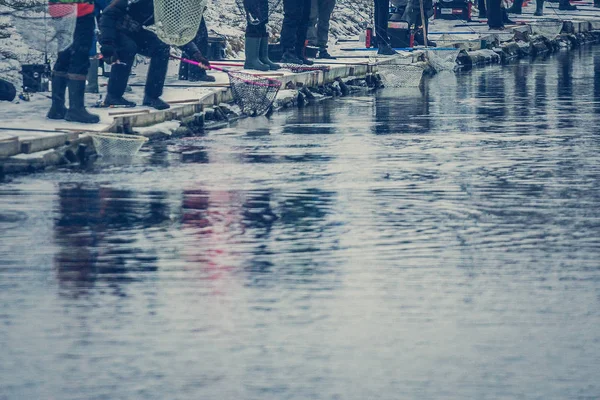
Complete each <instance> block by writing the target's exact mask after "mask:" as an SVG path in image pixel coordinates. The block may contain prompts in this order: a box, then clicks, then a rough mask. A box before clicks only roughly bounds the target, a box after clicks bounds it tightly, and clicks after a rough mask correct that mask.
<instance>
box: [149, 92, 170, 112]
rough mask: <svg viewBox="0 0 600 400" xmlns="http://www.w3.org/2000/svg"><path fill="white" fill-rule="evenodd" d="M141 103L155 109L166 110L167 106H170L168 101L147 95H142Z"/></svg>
mask: <svg viewBox="0 0 600 400" xmlns="http://www.w3.org/2000/svg"><path fill="white" fill-rule="evenodd" d="M142 104H143V105H145V106H148V107H152V108H155V109H157V110H166V109H168V108H171V106H170V105H169V104H168V103H166V102H164V101H162V100H161V99H160V97H150V96H148V95H145V96H144V102H143V103H142Z"/></svg>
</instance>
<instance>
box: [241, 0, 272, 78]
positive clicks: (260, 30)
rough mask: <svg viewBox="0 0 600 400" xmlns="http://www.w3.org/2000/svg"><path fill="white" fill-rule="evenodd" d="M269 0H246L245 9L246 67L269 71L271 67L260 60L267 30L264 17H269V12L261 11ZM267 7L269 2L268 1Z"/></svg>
mask: <svg viewBox="0 0 600 400" xmlns="http://www.w3.org/2000/svg"><path fill="white" fill-rule="evenodd" d="M264 1H267V0H244V9H245V10H246V37H245V43H244V45H245V46H244V52H245V54H246V61H245V62H244V68H245V69H255V70H257V71H269V70H270V69H271V67H270V66H269V65H267V64H264V63H263V62H262V61H261V60H260V56H259V53H260V45H261V41H262V38H263V36H264V35H265V33H266V32H267V27H266V23H263V22H262V19H263V18H268V11H267V13H265V14H263V13H261V9H262V6H263V5H262V4H260V3H261V2H264ZM266 7H267V9H268V7H269V4H268V1H267V4H266Z"/></svg>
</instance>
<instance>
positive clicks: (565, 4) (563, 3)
mask: <svg viewBox="0 0 600 400" xmlns="http://www.w3.org/2000/svg"><path fill="white" fill-rule="evenodd" d="M558 9H559V10H562V11H575V10H577V7H576V6H573V5H571V3H570V2H569V0H560V1H559V2H558Z"/></svg>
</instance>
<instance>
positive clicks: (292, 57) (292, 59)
mask: <svg viewBox="0 0 600 400" xmlns="http://www.w3.org/2000/svg"><path fill="white" fill-rule="evenodd" d="M281 62H282V63H285V64H302V60H301V59H300V58H298V56H296V54H294V51H292V50H286V51H285V52H284V53H283V55H282V56H281Z"/></svg>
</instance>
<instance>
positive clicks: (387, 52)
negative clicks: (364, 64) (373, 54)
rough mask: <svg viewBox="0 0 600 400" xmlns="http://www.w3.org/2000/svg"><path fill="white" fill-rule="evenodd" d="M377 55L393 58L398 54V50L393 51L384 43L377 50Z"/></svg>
mask: <svg viewBox="0 0 600 400" xmlns="http://www.w3.org/2000/svg"><path fill="white" fill-rule="evenodd" d="M377 54H381V55H384V56H393V55H394V54H398V53H396V50H394V49H392V48H391V47H390V45H389V44H386V43H382V44H381V45H380V46H379V49H378V50H377Z"/></svg>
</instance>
